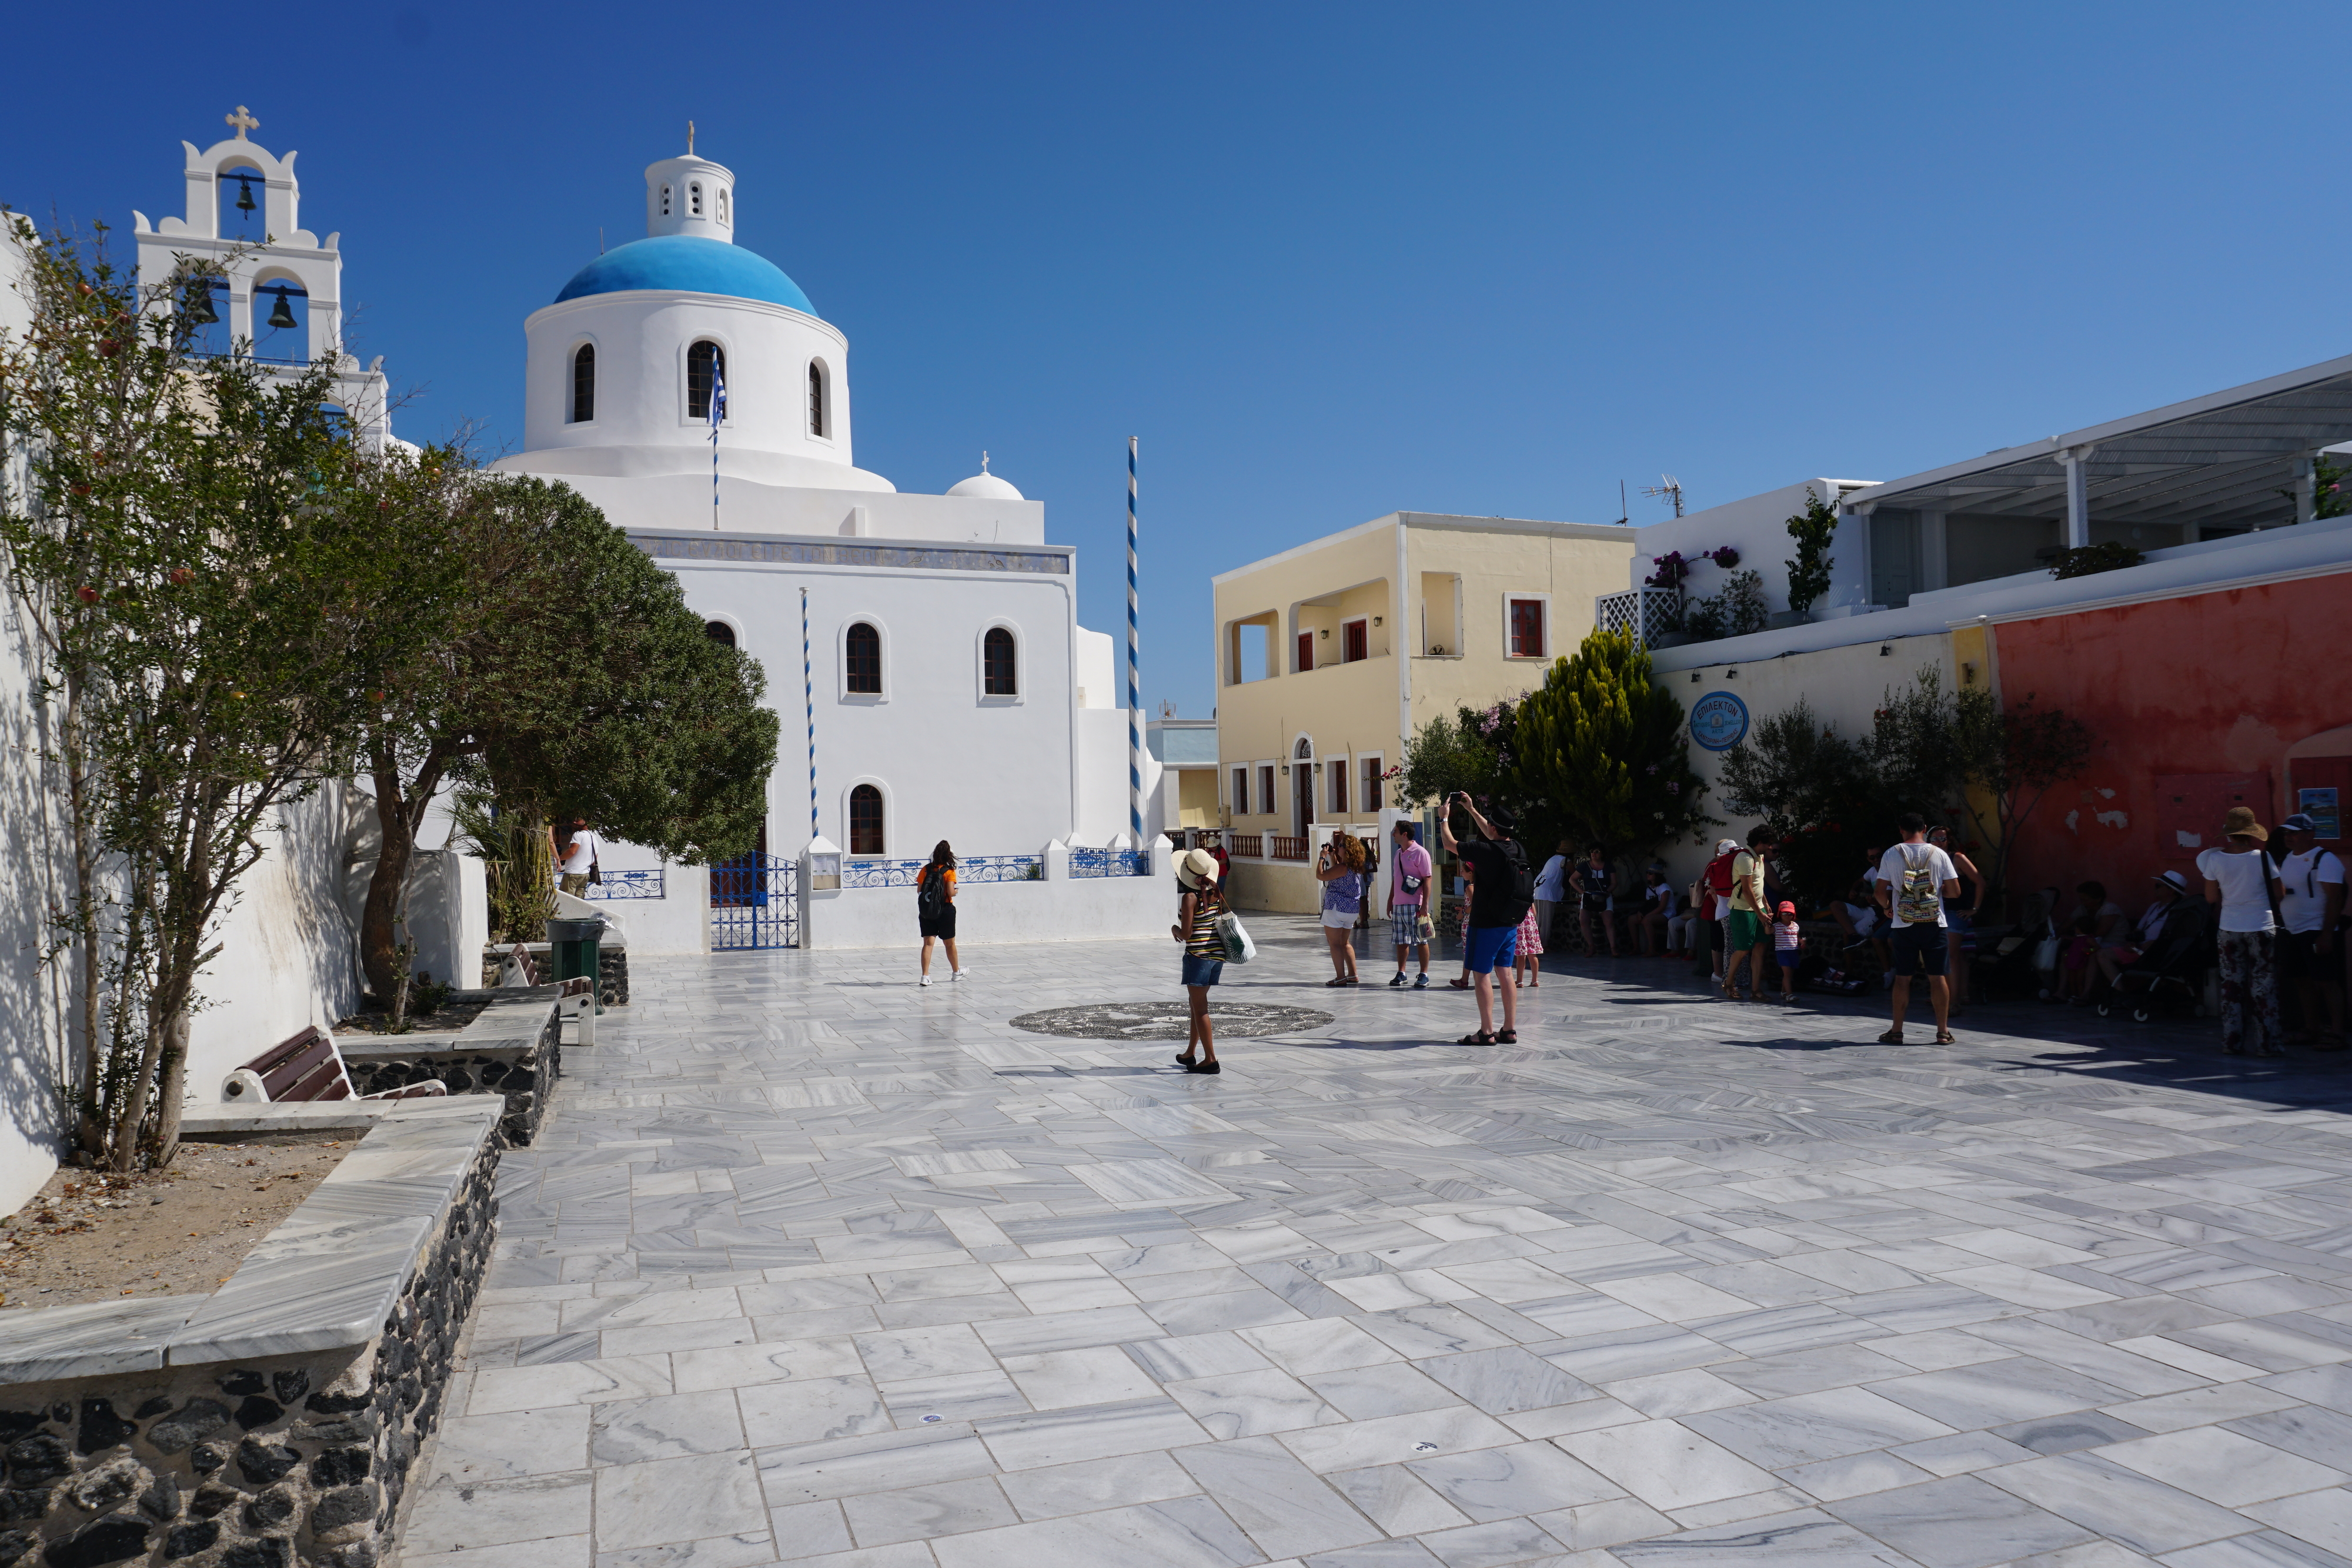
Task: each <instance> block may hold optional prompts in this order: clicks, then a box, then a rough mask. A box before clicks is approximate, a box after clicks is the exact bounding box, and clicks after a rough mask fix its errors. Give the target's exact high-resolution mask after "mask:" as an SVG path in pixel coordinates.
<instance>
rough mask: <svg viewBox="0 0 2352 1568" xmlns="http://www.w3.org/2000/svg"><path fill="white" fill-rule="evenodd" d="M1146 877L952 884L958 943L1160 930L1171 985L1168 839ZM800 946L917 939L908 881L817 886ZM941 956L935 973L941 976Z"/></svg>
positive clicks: (1093, 937)
mask: <svg viewBox="0 0 2352 1568" xmlns="http://www.w3.org/2000/svg"><path fill="white" fill-rule="evenodd" d="M1151 863H1152V874H1151V875H1150V876H1102V877H1067V878H1057V879H1055V880H1053V881H1050V882H1048V881H1040V882H975V883H970V884H963V883H959V884H958V885H957V887H956V947H957V950H958V952H959V953H961V952H962V951H964V950H965V949H968V948H974V947H991V946H1003V945H1006V944H1009V943H1016V942H1098V941H1104V940H1108V939H1114V938H1122V937H1125V938H1134V939H1139V940H1141V939H1148V938H1150V937H1154V936H1156V937H1158V938H1159V939H1160V941H1162V942H1167V943H1168V944H1169V960H1168V974H1169V980H1170V983H1171V986H1172V985H1173V984H1174V981H1175V977H1176V969H1177V964H1176V959H1177V957H1178V954H1177V951H1176V947H1175V944H1174V943H1173V942H1172V941H1171V940H1170V938H1169V936H1168V927H1169V926H1170V925H1171V924H1172V923H1173V922H1174V920H1175V918H1176V882H1175V876H1174V873H1173V871H1172V870H1171V860H1170V858H1169V850H1168V843H1167V841H1166V840H1164V839H1163V840H1160V841H1159V843H1158V846H1157V848H1156V849H1155V850H1154V852H1153V856H1152V862H1151ZM801 917H802V923H801V931H802V941H803V946H808V947H811V948H816V949H824V948H833V947H905V948H907V949H908V950H909V951H910V952H913V951H916V950H919V949H920V948H921V946H922V937H921V936H920V934H919V931H918V929H917V921H916V916H915V890H914V889H913V888H911V887H851V888H843V889H840V890H838V891H836V892H832V893H820V894H813V895H811V896H809V897H806V898H804V899H803V901H802V904H801ZM946 967H947V966H946V963H945V960H944V959H935V961H934V963H933V965H932V973H933V975H934V976H935V977H940V978H944V977H945V974H946Z"/></svg>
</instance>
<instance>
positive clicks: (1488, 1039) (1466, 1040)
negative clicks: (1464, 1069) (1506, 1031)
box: [1454, 1034, 1495, 1045]
mask: <svg viewBox="0 0 2352 1568" xmlns="http://www.w3.org/2000/svg"><path fill="white" fill-rule="evenodd" d="M1494 1043H1495V1037H1494V1036H1493V1035H1491V1034H1465V1035H1464V1036H1463V1037H1462V1038H1461V1039H1460V1040H1455V1041H1454V1044H1456V1045H1492V1044H1494Z"/></svg>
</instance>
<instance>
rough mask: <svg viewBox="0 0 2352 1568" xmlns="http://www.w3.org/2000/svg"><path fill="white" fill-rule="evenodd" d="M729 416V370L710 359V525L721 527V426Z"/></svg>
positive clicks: (713, 358)
mask: <svg viewBox="0 0 2352 1568" xmlns="http://www.w3.org/2000/svg"><path fill="white" fill-rule="evenodd" d="M726 418H727V370H726V367H725V366H723V365H721V364H720V363H719V360H718V357H717V356H716V355H713V356H712V358H711V361H710V527H711V529H712V531H713V532H716V531H717V530H718V528H719V424H720V423H722V422H724V421H725V419H726Z"/></svg>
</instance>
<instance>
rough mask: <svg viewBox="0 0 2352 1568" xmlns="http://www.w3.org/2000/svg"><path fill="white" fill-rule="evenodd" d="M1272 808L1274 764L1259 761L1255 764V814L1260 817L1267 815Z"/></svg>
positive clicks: (1270, 812)
mask: <svg viewBox="0 0 2352 1568" xmlns="http://www.w3.org/2000/svg"><path fill="white" fill-rule="evenodd" d="M1273 810H1274V764H1273V763H1271V762H1261V763H1259V764H1258V765H1257V814H1258V815H1259V816H1261V817H1264V816H1268V815H1270V814H1272V812H1273Z"/></svg>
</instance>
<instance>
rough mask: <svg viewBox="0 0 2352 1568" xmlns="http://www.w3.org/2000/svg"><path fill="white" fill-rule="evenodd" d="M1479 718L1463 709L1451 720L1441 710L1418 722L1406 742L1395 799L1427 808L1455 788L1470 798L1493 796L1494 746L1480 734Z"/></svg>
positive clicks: (1497, 767) (1497, 783) (1497, 766)
mask: <svg viewBox="0 0 2352 1568" xmlns="http://www.w3.org/2000/svg"><path fill="white" fill-rule="evenodd" d="M1488 712H1489V713H1491V712H1493V710H1492V709H1489V710H1488ZM1481 717H1482V716H1481V715H1479V714H1477V713H1475V712H1473V711H1472V710H1471V709H1469V708H1464V709H1462V710H1461V711H1460V712H1459V713H1458V714H1456V715H1455V716H1454V717H1452V718H1447V717H1446V716H1444V715H1443V714H1440V715H1439V716H1436V717H1435V718H1433V719H1431V720H1430V721H1429V722H1428V723H1427V724H1424V725H1423V726H1422V727H1421V728H1420V730H1419V731H1418V732H1417V733H1416V734H1415V735H1414V736H1413V737H1412V739H1411V740H1408V741H1407V742H1405V747H1404V773H1403V775H1402V778H1401V779H1399V781H1398V782H1399V784H1400V786H1401V787H1400V789H1399V790H1398V798H1399V799H1400V800H1403V801H1405V802H1406V803H1408V804H1412V805H1416V806H1427V805H1433V804H1434V803H1436V802H1437V801H1440V800H1444V799H1446V798H1447V797H1448V796H1450V795H1452V794H1453V793H1454V791H1455V790H1457V789H1459V790H1464V791H1466V792H1467V793H1468V794H1469V795H1470V796H1471V797H1472V798H1473V799H1475V800H1493V799H1495V798H1496V790H1497V789H1499V788H1500V787H1501V761H1500V755H1499V748H1498V746H1497V744H1496V741H1495V740H1494V739H1493V738H1491V737H1489V736H1487V735H1485V734H1482V733H1480V730H1479V724H1480V722H1481ZM1489 723H1490V727H1495V728H1499V727H1500V726H1499V723H1496V722H1494V721H1489Z"/></svg>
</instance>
